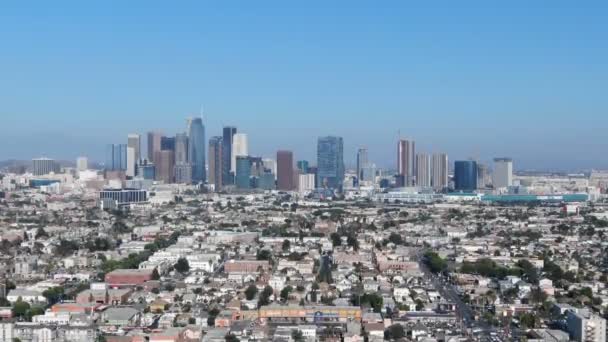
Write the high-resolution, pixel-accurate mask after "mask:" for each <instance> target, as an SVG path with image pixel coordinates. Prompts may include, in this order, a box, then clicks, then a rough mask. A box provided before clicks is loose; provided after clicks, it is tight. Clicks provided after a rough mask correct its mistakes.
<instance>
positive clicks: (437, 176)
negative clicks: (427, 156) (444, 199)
mask: <svg viewBox="0 0 608 342" xmlns="http://www.w3.org/2000/svg"><path fill="white" fill-rule="evenodd" d="M448 168H449V164H448V155H447V154H445V153H435V154H433V177H432V179H431V185H432V186H433V188H434V189H435V190H439V191H440V190H443V189H445V188H447V187H448Z"/></svg>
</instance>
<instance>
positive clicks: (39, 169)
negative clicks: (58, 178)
mask: <svg viewBox="0 0 608 342" xmlns="http://www.w3.org/2000/svg"><path fill="white" fill-rule="evenodd" d="M32 169H33V170H32V173H33V174H34V176H42V175H46V174H49V173H51V172H53V173H59V164H57V162H55V160H53V159H49V158H37V159H32Z"/></svg>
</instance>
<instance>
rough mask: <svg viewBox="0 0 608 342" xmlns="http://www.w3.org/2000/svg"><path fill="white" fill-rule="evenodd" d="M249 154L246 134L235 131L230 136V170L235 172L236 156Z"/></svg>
mask: <svg viewBox="0 0 608 342" xmlns="http://www.w3.org/2000/svg"><path fill="white" fill-rule="evenodd" d="M248 155H249V144H248V142H247V134H245V133H235V134H234V136H233V137H232V156H231V157H230V158H231V167H230V170H231V171H232V172H236V157H239V156H240V157H243V156H248Z"/></svg>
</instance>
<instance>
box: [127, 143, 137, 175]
mask: <svg viewBox="0 0 608 342" xmlns="http://www.w3.org/2000/svg"><path fill="white" fill-rule="evenodd" d="M136 163H137V162H136V159H135V149H134V148H133V147H131V146H127V170H126V175H127V177H135V165H136Z"/></svg>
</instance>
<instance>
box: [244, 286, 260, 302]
mask: <svg viewBox="0 0 608 342" xmlns="http://www.w3.org/2000/svg"><path fill="white" fill-rule="evenodd" d="M257 294H258V287H257V286H255V285H253V284H251V285H249V286H248V287H247V289H245V298H247V300H253V298H255V295H257Z"/></svg>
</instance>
